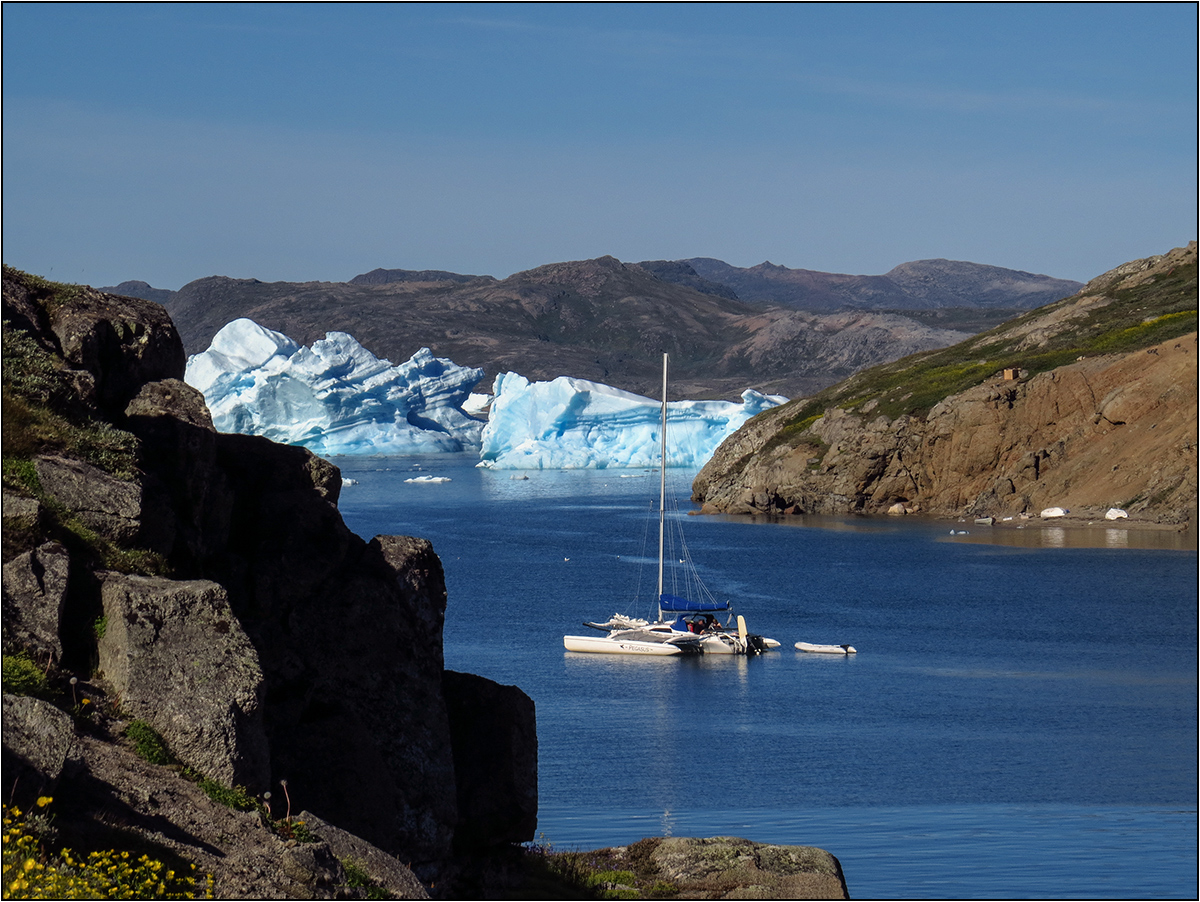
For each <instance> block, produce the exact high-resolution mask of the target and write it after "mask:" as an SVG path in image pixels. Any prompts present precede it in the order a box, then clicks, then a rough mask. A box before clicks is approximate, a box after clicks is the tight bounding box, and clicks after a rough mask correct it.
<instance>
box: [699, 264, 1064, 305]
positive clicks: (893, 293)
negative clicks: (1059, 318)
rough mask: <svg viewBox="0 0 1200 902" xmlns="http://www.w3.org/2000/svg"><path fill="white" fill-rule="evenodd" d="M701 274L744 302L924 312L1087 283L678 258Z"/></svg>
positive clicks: (968, 271)
mask: <svg viewBox="0 0 1200 902" xmlns="http://www.w3.org/2000/svg"><path fill="white" fill-rule="evenodd" d="M679 262H682V263H687V264H689V265H690V266H691V267H692V269H693V270H694V271H695V272H696V273H697V274H698V275H699V276H700V277H702V278H704V279H708V280H711V281H714V282H718V283H720V284H722V285H726V286H729V287H730V288H732V289H734V290H735V291H736V292H737V296H738V297H739V298H740V299H741V300H743V301H749V302H754V303H771V304H780V305H782V306H785V307H790V308H795V309H798V310H809V311H827V310H846V309H855V310H925V309H935V308H943V307H974V308H999V309H1001V310H1029V309H1032V308H1034V307H1041V306H1042V305H1043V304H1049V303H1051V302H1052V301H1057V300H1059V299H1060V298H1064V297H1068V296H1069V295H1071V294H1074V293H1075V292H1076V291H1078V290H1079V289H1080V288H1081V287H1082V286H1081V285H1080V283H1079V282H1074V281H1072V280H1070V279H1056V278H1054V277H1052V276H1044V275H1038V274H1036V273H1029V272H1023V271H1020V270H1014V269H1005V268H1003V267H1000V266H987V265H985V264H981V263H968V262H965V261H960V260H944V259H937V260H914V261H912V262H910V263H901V264H900V265H899V266H896V267H894V268H893V269H891V270H889V271H888V272H886V273H884V274H883V275H881V276H858V275H847V274H844V273H829V272H817V271H815V270H809V269H790V268H788V267H786V266H778V265H776V264H774V263H771V262H770V261H765V262H763V263H760V264H758V265H757V266H751V267H737V266H730V265H729V264H728V263H725V262H724V261H722V260H715V259H713V258H711V257H692V258H690V259H687V260H682V261H679Z"/></svg>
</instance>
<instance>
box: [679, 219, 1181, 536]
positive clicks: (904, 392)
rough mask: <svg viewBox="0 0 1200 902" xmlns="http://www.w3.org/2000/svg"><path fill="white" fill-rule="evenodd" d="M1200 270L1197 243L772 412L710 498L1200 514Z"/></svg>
mask: <svg viewBox="0 0 1200 902" xmlns="http://www.w3.org/2000/svg"><path fill="white" fill-rule="evenodd" d="M1196 265H1197V245H1196V242H1194V241H1193V242H1191V243H1190V244H1188V245H1187V246H1185V247H1177V248H1175V249H1173V250H1171V251H1170V252H1168V253H1166V254H1160V255H1157V256H1154V257H1148V258H1146V259H1144V260H1135V261H1132V262H1130V263H1125V264H1122V265H1121V266H1118V267H1116V268H1115V269H1113V270H1111V271H1109V272H1107V273H1105V274H1104V275H1102V276H1098V277H1097V278H1095V279H1093V280H1092V281H1091V282H1089V283H1088V284H1087V285H1086V286H1084V288H1083V289H1082V290H1081V291H1080V292H1079V293H1078V294H1077V295H1074V296H1072V297H1070V298H1067V299H1065V300H1063V301H1060V302H1058V303H1056V304H1052V305H1050V306H1048V307H1046V308H1044V309H1039V310H1036V311H1033V312H1031V313H1029V314H1025V315H1023V316H1021V317H1018V318H1017V319H1014V320H1012V321H1010V322H1008V323H1005V324H1004V325H1002V326H998V327H997V328H995V329H992V330H990V331H988V332H985V333H983V334H981V335H978V336H975V337H974V338H971V339H968V340H966V341H963V342H961V343H959V344H957V345H955V346H953V347H951V348H947V349H945V350H944V351H936V352H929V353H923V354H917V355H914V356H912V357H910V358H906V359H903V360H899V361H895V362H894V363H891V364H885V365H883V366H879V367H875V368H873V369H870V370H867V371H864V372H862V373H859V374H858V375H856V376H854V377H852V378H850V379H847V380H845V381H844V382H842V383H840V384H839V385H837V386H833V387H831V388H829V389H827V390H825V391H822V392H821V393H819V394H818V395H816V396H814V397H812V398H806V399H798V400H796V401H793V402H792V403H791V404H787V405H783V406H781V407H778V408H774V409H772V410H769V411H766V412H765V413H763V414H761V415H759V416H757V417H755V418H754V419H753V420H751V421H750V422H748V423H746V424H745V426H743V427H742V428H741V429H739V430H738V431H737V432H736V433H735V434H734V435H732V436H731V437H730V438H729V439H728V440H727V441H726V442H725V443H724V444H723V445H722V446H721V447H720V448H719V449H718V450H717V452H716V454H714V455H713V457H712V459H711V460H710V461H709V462H708V464H707V465H706V466H705V467H704V469H703V470H701V472H700V474H699V475H698V476H697V478H696V480H695V482H694V483H693V486H692V497H693V500H696V501H701V502H703V503H704V505H705V509H706V510H709V511H724V512H729V513H772V514H779V513H816V514H847V513H868V514H874V513H890V514H893V515H895V514H904V513H912V512H918V511H920V512H924V513H932V514H936V515H941V516H951V517H957V516H961V515H974V516H976V517H986V516H997V517H1003V516H1015V515H1017V514H1022V513H1039V512H1040V511H1041V510H1043V509H1045V508H1048V507H1063V508H1067V509H1069V510H1071V512H1072V513H1073V514H1075V515H1081V516H1085V517H1094V516H1103V514H1104V513H1105V511H1106V509H1107V508H1109V507H1119V508H1122V509H1124V510H1126V511H1127V512H1128V513H1129V514H1131V515H1138V516H1140V517H1141V518H1143V519H1149V520H1153V521H1158V522H1163V523H1174V524H1178V523H1184V522H1187V521H1189V520H1191V521H1194V520H1195V517H1196V508H1197V503H1196V487H1197V479H1196V468H1197V455H1196V429H1197V417H1196V410H1197V404H1196V398H1197V395H1196V384H1197V366H1196V351H1197V347H1196V332H1195V325H1196V306H1195V305H1196V278H1197V276H1196V272H1197V270H1196ZM1026 366H1027V367H1028V369H1027V370H1026ZM1031 374H1032V376H1031Z"/></svg>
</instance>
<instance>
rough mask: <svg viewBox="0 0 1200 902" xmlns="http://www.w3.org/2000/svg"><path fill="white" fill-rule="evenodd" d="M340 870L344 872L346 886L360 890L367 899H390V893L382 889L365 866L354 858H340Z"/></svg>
mask: <svg viewBox="0 0 1200 902" xmlns="http://www.w3.org/2000/svg"><path fill="white" fill-rule="evenodd" d="M341 863H342V870H343V871H345V872H346V886H348V887H350V888H351V889H357V890H362V891H363V892H362V895H363V897H364V898H367V899H390V898H392V897H391V895H390V894H389V893H388V892H387V891H386V890H385V889H383V887H381V886H380V885H379V884H378V883H376V882H375V879H374V878H373V877H372V876H371V875H370V873H369V872H368V871H367V866H366V865H365V864H363V863H362V862H361V861H359V860H358V859H356V858H343V859H341Z"/></svg>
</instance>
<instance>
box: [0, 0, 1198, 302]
mask: <svg viewBox="0 0 1200 902" xmlns="http://www.w3.org/2000/svg"><path fill="white" fill-rule="evenodd" d="M1196 27H1197V7H1196V5H1194V4H1190V3H1179V4H1152V3H1132V4H1098V5H1090V4H1076V3H1068V4H1032V5H1024V4H1010V3H1002V4H967V5H956V4H931V5H904V4H864V5H858V4H849V3H846V4H842V3H838V4H698V5H692V4H630V5H622V4H598V5H590V4H561V5H560V4H429V5H425V4H362V5H359V4H295V5H293V4H286V3H278V4H262V5H259V4H215V3H214V4H207V3H205V4H154V3H137V4H107V3H106V4H53V3H5V4H4V7H3V44H4V46H3V51H4V53H3V67H4V82H3V92H4V98H3V99H4V105H3V117H4V133H3V141H4V145H3V167H4V192H3V198H4V222H3V238H4V248H3V249H4V261H5V262H6V263H9V264H11V265H14V266H17V267H18V268H20V269H25V270H27V271H30V272H35V273H38V274H40V275H44V276H48V277H49V278H52V279H55V280H58V281H67V282H85V283H88V284H92V285H111V284H116V283H117V282H119V281H122V280H124V279H144V280H146V281H148V282H150V283H151V284H152V285H155V286H156V287H161V288H179V287H180V286H182V285H183V284H184V283H186V282H189V281H191V280H193V279H197V278H201V277H203V276H208V275H216V274H220V275H229V276H236V277H245V278H250V277H253V278H258V279H262V280H264V281H274V280H287V281H307V280H330V281H341V280H346V279H349V278H351V277H353V276H354V275H356V274H358V273H361V272H365V271H367V270H370V269H373V268H375V267H378V266H381V267H388V268H405V269H447V270H453V271H456V272H467V273H488V274H491V275H495V276H498V277H503V276H507V275H509V274H510V273H512V272H515V271H518V270H521V269H527V268H529V267H532V266H537V265H540V264H543V263H550V262H556V261H561V260H572V259H584V258H590V257H598V256H601V255H603V254H612V255H613V256H616V257H618V258H620V259H622V260H629V261H639V260H649V259H679V258H683V257H696V256H709V257H718V258H720V259H722V260H725V261H727V262H729V263H732V264H734V265H737V266H752V265H755V264H757V263H760V262H762V261H763V260H770V261H771V262H773V263H777V264H781V265H784V266H790V267H797V268H806V269H816V270H824V271H831V272H846V273H856V274H875V273H882V272H886V271H887V270H889V269H891V268H892V267H893V266H895V265H897V264H899V263H903V262H906V261H909V260H917V259H925V258H931V257H947V258H950V259H955V260H971V261H974V262H978V263H990V264H994V265H998V266H1007V267H1011V268H1014V269H1022V270H1029V271H1032V272H1040V273H1046V274H1049V275H1054V276H1059V277H1063V278H1074V279H1080V280H1086V279H1089V278H1091V277H1093V276H1095V275H1098V274H1099V273H1101V272H1103V271H1104V270H1106V269H1109V268H1111V267H1112V266H1115V265H1117V264H1119V263H1122V262H1125V261H1126V260H1129V259H1133V258H1136V257H1142V256H1147V255H1149V254H1154V253H1163V252H1165V251H1167V250H1169V249H1170V248H1172V247H1175V246H1178V245H1181V244H1184V243H1186V242H1187V241H1189V240H1192V239H1194V238H1195V237H1196V231H1197V226H1196V218H1197V209H1196V200H1197V185H1196V167H1197V121H1196V100H1197V83H1196V67H1197V42H1196Z"/></svg>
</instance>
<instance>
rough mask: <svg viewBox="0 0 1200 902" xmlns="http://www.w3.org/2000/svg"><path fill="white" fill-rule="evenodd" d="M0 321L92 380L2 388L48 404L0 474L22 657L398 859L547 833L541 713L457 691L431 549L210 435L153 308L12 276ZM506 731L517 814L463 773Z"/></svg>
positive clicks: (295, 461)
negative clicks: (468, 758) (463, 760)
mask: <svg viewBox="0 0 1200 902" xmlns="http://www.w3.org/2000/svg"><path fill="white" fill-rule="evenodd" d="M4 317H5V330H6V336H7V335H9V334H10V332H9V330H10V329H12V330H17V331H16V332H14V333H12V334H17V333H18V332H22V331H23V333H24V334H25V335H27V336H28V338H30V339H32V343H30V344H28V347H30V348H33V347H37V348H40V349H42V350H41V351H40V352H39V353H50V354H52V355H53V359H55V360H57V361H58V363H57V367H58V371H59V372H64V373H76V374H80V376H79V377H78V378H75V377H69V378H67V379H66V380H59V382H58V383H56V384H60V385H63V386H66V388H64V389H62V391H63V392H65V393H67V394H70V393H71V392H72V391H74V393H75V394H74V397H73V399H68V400H69V401H71V402H72V403H71V404H70V405H59V406H53V407H52V406H49V405H50V402H51V401H52V400H53V399H48V398H47V396H46V395H45V393H43V392H41V390H40V388H39V385H38V384H37V383H35V382H33V381H28V382H21V383H20V384H12V385H10V384H6V386H5V389H6V395H5V398H6V401H5V403H6V413H7V410H8V403H9V397H10V395H9V389H10V388H11V389H12V391H14V392H17V395H14V396H13V397H14V398H15V399H16V400H18V401H19V402H20V404H22V405H23V409H24V410H29V411H33V412H34V413H32V414H30V416H28V417H25V418H24V419H23V420H22V421H21V422H20V423H19V424H17V428H19V429H22V430H28V431H24V432H22V434H21V435H19V436H18V438H19V439H20V441H18V442H16V443H14V444H13V445H12V446H11V447H19V448H23V449H24V448H31V449H33V450H32V453H30V454H29V458H28V460H27V461H26V462H25V463H22V464H21V465H20V466H18V467H17V468H15V469H14V470H13V473H17V474H24V475H20V476H19V477H18V476H12V475H10V474H9V471H8V470H6V477H5V487H4V488H5V520H4V522H5V555H6V559H5V561H4V564H5V567H4V641H5V647H6V650H12V649H14V648H18V647H24V648H26V649H27V650H30V651H33V652H34V653H35V654H36V655H38V656H39V660H40V661H41V660H44V661H49V662H50V663H51V665H53V666H61V665H65V666H70V667H73V668H76V670H77V671H82V675H83V676H84V677H85V678H86V677H87V673H88V670H89V668H90V667H91V666H92V665H93V664H94V662H96V661H98V662H99V670H100V673H101V675H102V676H101V677H97V678H96V679H94V680H91V681H90V684H89V685H88V692H90V693H92V695H93V696H94V697H95V698H96V699H98V700H103V699H104V698H114V697H117V698H119V699H120V701H121V704H122V706H123V708H122V709H119V710H117V709H114V710H112V711H109V712H108V713H107V714H104V715H103V716H102V717H99V719H98V720H96V721H95V723H96V724H97V725H98V726H99V727H101V728H102V729H101V732H102V733H104V732H105V731H107V734H106V735H108V736H109V739H108V740H107V741H109V742H112V741H113V737H114V736H115V735H116V732H115V731H119V728H120V721H121V719H122V718H124V717H128V716H131V715H132V716H136V717H139V718H140V719H143V720H145V721H146V722H147V723H149V724H150V725H151V726H152V727H154V729H156V730H157V731H158V732H159V733H161V734H162V735H163V736H164V737H165V738H166V740H167V743H168V745H169V746H170V747H171V749H172V750H173V752H174V754H175V755H176V757H177V758H179V759H180V760H182V761H183V762H185V763H187V764H189V765H190V766H191V767H192V768H194V769H195V770H196V771H199V772H201V773H203V774H205V775H206V776H207V777H209V778H211V779H215V780H217V781H219V782H221V783H229V784H233V783H238V784H244V785H245V786H246V787H247V788H248V789H249V790H250V791H251V792H262V791H263V790H266V789H268V788H270V789H272V790H273V792H274V795H275V798H276V800H278V799H280V798H281V796H286V797H287V798H288V799H289V801H290V802H294V803H295V805H296V807H297V808H299V807H306V808H308V809H309V810H311V811H313V812H315V813H316V815H317V816H319V817H320V818H322V819H323V820H324V821H325V822H327V823H329V824H333V825H336V826H337V828H338V829H340V830H343V831H348V833H349V834H355V835H357V836H359V837H361V838H362V841H363V842H369V843H370V844H372V845H373V846H375V847H378V849H380V850H382V852H381V853H380V854H383V853H387V854H389V855H392V856H400V857H401V858H402V859H403V860H404V861H411V862H413V863H414V864H417V863H420V864H421V865H422V866H425V867H428V868H431V869H433V870H435V871H437V872H439V873H445V872H446V869H447V867H448V863H449V862H450V861H451V859H452V856H454V855H457V856H463V855H468V854H475V853H477V852H480V851H481V850H482V851H486V850H487V849H488V848H491V847H492V846H494V845H495V844H496V843H501V844H503V843H517V842H521V841H523V840H528V839H532V838H533V835H534V827H535V820H534V818H535V815H536V780H537V773H536V760H537V759H536V730H535V726H534V712H533V705H532V703H531V702H530V701H529V699H528V698H527V697H526V696H524V694H523V693H521V692H520V690H518V689H515V688H513V687H498V686H495V685H494V684H492V683H490V682H489V681H487V680H483V679H482V678H472V683H471V691H472V692H479V693H481V694H482V695H483V696H485V697H488V698H491V699H492V700H493V701H494V702H495V703H496V704H495V707H494V709H493V711H492V714H491V716H490V717H489V718H484V719H482V720H479V721H478V722H476V721H474V720H471V721H469V722H464V720H463V717H464V713H463V711H464V707H463V703H464V699H463V698H462V696H461V693H460V694H459V695H457V696H455V703H454V704H453V705H448V704H447V693H446V690H445V689H444V686H443V659H442V623H443V618H444V612H445V603H446V590H445V583H444V578H443V574H442V568H441V563H440V561H439V560H438V558H437V555H436V554H435V553H434V550H433V548H432V547H431V545H430V544H429V542H427V541H425V540H423V539H417V538H410V537H397V536H381V537H376V538H375V539H374V540H373V541H371V542H366V541H364V540H363V539H361V538H360V537H358V536H356V535H354V534H353V533H352V532H350V530H349V529H347V528H346V526H345V524H344V523H343V521H342V518H341V516H340V514H339V513H338V510H337V499H338V494H339V491H340V488H341V475H340V473H339V471H338V469H337V467H335V466H333V465H332V464H330V463H329V462H327V461H324V460H322V459H320V458H318V457H316V456H314V455H313V454H311V453H309V452H308V451H306V450H305V449H303V448H297V447H288V446H282V445H276V444H274V443H272V442H270V441H268V440H266V439H263V438H259V437H253V436H241V435H221V434H218V433H216V432H215V431H214V430H213V428H212V423H211V418H210V417H209V415H208V411H207V409H206V408H205V406H204V404H203V398H202V397H201V396H200V394H199V393H198V392H196V391H195V390H193V389H191V388H190V387H188V386H187V385H185V384H184V383H183V382H182V381H180V377H181V376H182V373H183V361H184V356H183V347H182V344H181V342H180V341H179V337H178V335H177V333H176V332H175V329H174V326H173V325H172V324H171V321H170V319H169V318H168V317H167V316H166V313H165V312H164V311H163V310H162V309H161V308H159V307H158V306H157V305H155V304H153V303H150V302H146V301H139V300H134V299H131V298H122V297H114V296H110V295H104V294H101V293H99V292H96V291H94V290H92V289H87V288H81V287H76V286H53V285H51V284H50V283H44V282H41V281H40V280H37V279H34V278H30V277H23V274H18V273H15V271H11V270H8V269H7V268H6V270H5V278H4ZM24 347H26V346H25V345H21V346H20V348H24ZM13 348H15V349H17V350H20V348H17V345H16V344H14V345H13ZM5 350H6V361H5V365H6V368H7V367H8V366H9V365H10V360H9V359H8V358H9V351H10V350H11V349H10V348H9V346H8V345H7V344H6V349H5ZM30 353H32V351H31V352H30ZM49 369H54V367H50V368H49ZM7 371H8V370H7V369H6V372H7ZM18 396H19V397H18ZM55 404H57V402H56V401H55ZM67 406H70V411H69V415H66V414H62V412H61V411H62V410H65V409H66V407H67ZM42 407H45V408H46V414H45V416H44V417H43V420H45V421H47V422H49V421H50V419H51V418H52V415H53V417H59V419H55V420H54V421H53V422H54V423H55V425H54V431H52V432H46V431H41V432H39V431H37V430H36V429H32V428H31V427H29V426H28V424H29V423H31V422H32V423H36V422H37V417H39V416H42V414H40V413H37V411H38V410H39V409H41V408H42ZM5 425H6V435H5V439H6V453H7V451H8V449H9V447H10V445H9V443H8V442H9V436H10V433H9V431H8V427H9V423H8V422H6V424H5ZM115 430H122V432H120V433H119V434H118V433H116V432H115ZM97 435H99V436H101V438H102V439H103V440H104V441H110V440H109V439H108V438H107V437H108V436H110V435H119V436H124V437H123V438H120V442H123V443H124V444H121V445H120V447H121V448H124V449H126V450H125V451H122V452H121V453H122V454H123V455H125V456H122V457H120V463H119V465H117V464H111V461H112V460H113V455H111V454H109V453H107V452H105V453H100V454H94V455H92V456H91V457H88V455H89V454H91V452H90V451H88V449H89V448H91V447H92V446H93V445H94V444H95V441H96V438H95V436H97ZM89 443H91V444H89ZM105 447H107V446H105ZM78 449H83V450H82V451H81V450H78ZM128 449H132V450H131V451H130V450H128ZM85 458H86V459H85ZM110 464H111V465H110ZM18 527H19V528H18ZM10 540H11V541H10ZM68 549H69V550H68ZM146 567H149V568H150V570H149V571H147V570H145V569H141V570H140V573H141V575H139V568H146ZM115 569H125V570H132V571H133V572H132V573H121V572H115ZM97 618H101V619H102V620H103V622H104V624H105V625H104V627H103V629H100V628H99V627H98V626H97V628H95V629H93V620H96V622H97V624H99V623H100V620H99V619H97ZM97 634H101V638H99V639H97ZM89 662H92V663H89ZM57 679H59V681H60V684H59V685H60V686H65V675H60V676H59V677H57ZM452 679H453V678H452ZM74 688H75V687H74V686H72V692H74ZM467 708H469V705H467ZM89 710H92V709H89ZM469 713H470V712H468V715H467V716H469ZM106 718H107V719H106ZM452 736H453V737H454V738H453V740H452ZM498 736H505V737H507V741H508V743H509V748H510V752H511V754H510V756H509V762H508V770H507V771H506V774H505V779H506V781H507V783H506V785H507V787H508V791H510V792H511V805H509V806H506V805H504V804H503V801H502V800H501V799H500V797H499V795H498V794H497V789H496V787H494V786H485V785H483V784H481V783H479V782H478V781H476V780H474V779H473V778H472V779H469V780H466V781H464V783H463V785H461V786H460V785H459V782H458V780H457V774H456V758H457V757H458V752H459V746H460V745H461V744H463V743H465V744H466V745H468V746H470V745H471V744H474V745H476V746H480V747H482V746H483V745H484V744H485V743H487V742H492V741H494V740H495V739H496V738H497V737H498ZM7 739H8V736H7V730H6V736H5V741H6V746H7V745H8V742H7ZM96 741H97V742H100V741H101V740H100V739H97V740H96ZM88 748H90V749H91V750H92V751H91V752H89V753H88V754H93V755H94V754H99V752H98V751H97V749H98V746H97V745H96V744H95V743H91V744H89V745H88ZM85 758H86V755H85ZM464 766H466V767H470V766H473V765H471V764H465V765H464ZM84 771H85V772H86V773H91V774H93V775H95V774H96V773H97V771H96V770H94V769H93V770H89V769H88V768H87V767H85V768H84ZM39 772H41V771H39ZM53 776H54V775H53V774H52V773H50V772H49V771H47V772H45V773H44V774H43V777H42V779H44V780H50V779H52V778H53ZM81 779H82V780H83V781H84V782H83V783H79V782H75V783H70V785H67V786H64V787H63V789H62V792H61V794H62V795H64V797H65V798H68V799H69V798H70V797H76V798H78V799H79V800H80V801H78V804H74V803H73V807H74V810H75V811H76V813H79V812H81V811H82V812H85V813H86V812H87V811H91V812H92V815H91V816H92V817H93V818H94V817H97V816H99V813H100V812H101V811H103V810H105V806H106V803H105V802H104V801H102V800H101V797H102V796H103V795H104V791H103V790H102V789H100V788H98V787H97V786H96V784H95V782H94V781H92V782H88V781H89V780H92V778H91V777H86V776H85V777H82V778H81ZM283 781H287V789H286V791H285V792H283V793H281V792H280V789H281V786H280V784H281V783H282V782H283ZM4 788H5V791H6V793H7V792H8V791H9V789H10V785H9V781H8V780H7V769H6V781H5V787H4ZM164 791H166V790H164ZM170 792H172V793H174V792H176V789H174V788H172V789H171V790H170ZM531 799H532V800H533V802H532V805H531V802H530V800H531ZM278 805H279V802H278V801H277V802H276V806H277V807H278ZM514 812H518V813H519V814H518V815H517V816H514ZM279 814H282V812H277V815H279ZM81 816H83V815H81ZM130 817H131V818H133V819H134V820H135V821H137V818H136V817H134V816H133V815H130ZM81 823H82V821H81ZM146 823H147V824H149V823H151V821H150V820H147V821H146ZM460 827H461V830H460ZM93 828H94V829H101V827H100V825H99V824H98V823H96V824H93ZM292 857H293V858H295V857H296V856H294V855H293V856H292ZM301 857H303V856H301ZM306 861H307V859H306ZM322 862H324V864H322ZM307 864H308V865H312V867H311V868H308V867H307V865H306V864H305V862H301V861H293V862H292V865H293V868H292V870H293V871H295V873H293V874H292V875H291V876H290V877H287V879H288V880H290V881H291V884H289V885H295V886H306V887H307V889H306V890H304V892H313V893H318V894H319V893H320V892H325V891H326V890H327V889H328V890H329V892H332V889H329V888H328V887H325V888H323V889H322V888H321V886H323V885H324V884H323V883H322V881H324V883H328V881H329V879H332V878H330V877H329V868H328V867H326V866H327V865H328V861H327V860H326V859H321V861H318V860H317V859H315V858H314V859H313V860H312V861H309V862H307ZM301 871H305V872H306V873H310V874H314V875H316V876H313V877H312V880H307V878H304V877H303V875H301V874H300V872H301ZM320 874H325V876H324V877H321V876H320ZM285 876H286V875H285ZM281 879H282V878H281ZM306 881H307V882H306ZM319 884H320V885H321V886H319Z"/></svg>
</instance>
